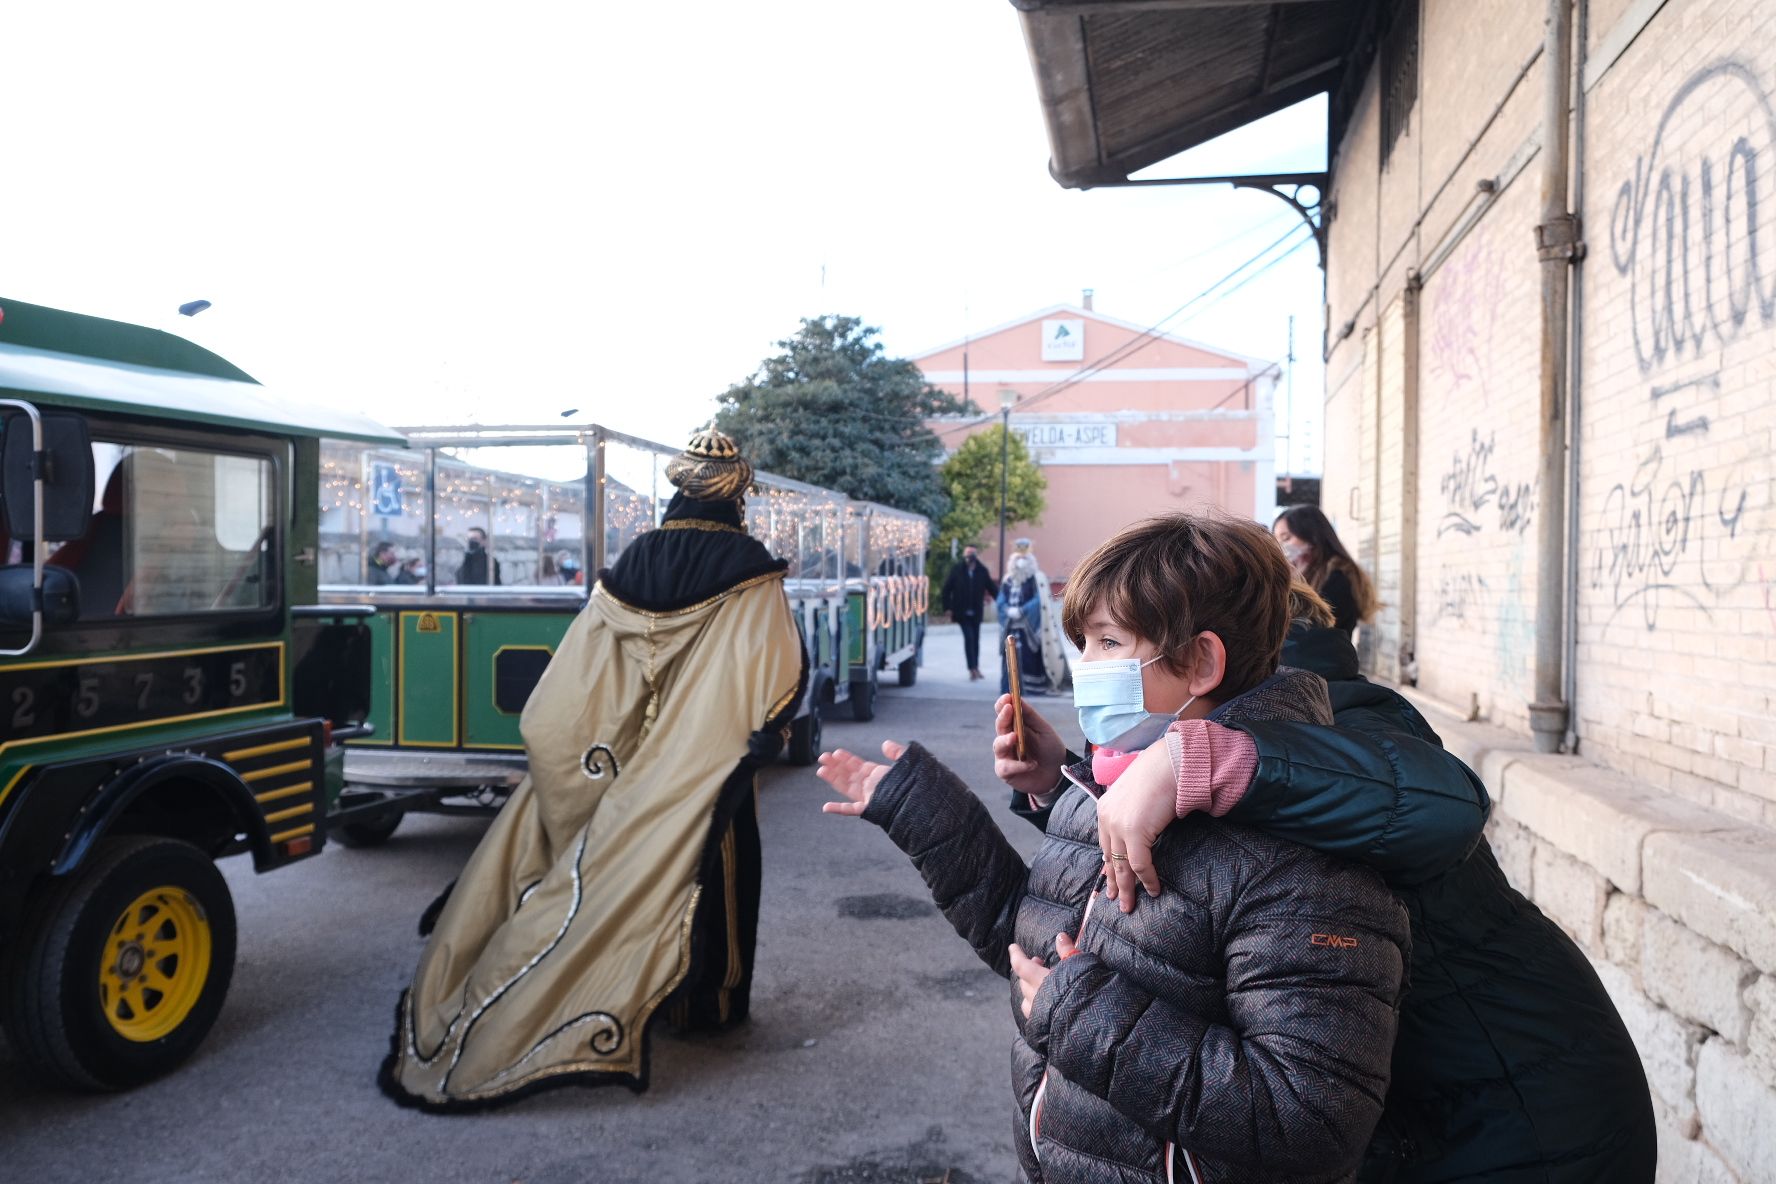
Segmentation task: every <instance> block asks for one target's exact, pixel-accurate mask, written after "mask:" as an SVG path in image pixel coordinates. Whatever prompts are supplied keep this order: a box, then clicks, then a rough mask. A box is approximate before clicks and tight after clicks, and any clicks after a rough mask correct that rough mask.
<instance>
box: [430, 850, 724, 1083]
mask: <svg viewBox="0 0 1776 1184" xmlns="http://www.w3.org/2000/svg"><path fill="white" fill-rule="evenodd" d="M702 896H703V887H702V885H700V884H699V885H697V886H696V887H694V888H692V889H691V902H690V904H688V905H686V906H685V912H684V917H683V918H682V919H681V920H680V921H679V926H678V971H677V973H675V974H674V975H673V976H672V981H670V982H668V983H667V984H666V985H665V986H663V987H661V988H660V989H659V990H658V991H657V992H655V993H654V996H653V997H652V998H651V999H649V1000H648V1001H647V1002H646V1003H643V1004H642V1005H641V1008H640V1010H639V1011H637V1012H636V1013H635V1026H634V1028H633V1031H634V1033H635V1036H634V1039H632V1040H630V1041H629V1055H628V1056H627V1057H626V1058H624V1059H623V1060H621V1061H614V1062H613V1061H572V1062H569V1063H567V1064H563V1065H551V1066H550V1067H549V1068H547V1069H540V1070H538V1071H537V1072H535V1073H531V1074H529V1075H527V1076H525V1077H522V1078H520V1079H519V1080H517V1081H513V1082H509V1083H506V1084H504V1085H501V1086H500V1087H499V1088H497V1089H480V1090H475V1091H473V1092H468V1093H462V1094H459V1095H457V1098H458V1099H460V1100H464V1101H480V1100H483V1099H486V1098H497V1097H499V1096H500V1095H501V1094H509V1093H511V1092H512V1091H513V1090H519V1089H523V1088H524V1087H525V1086H527V1085H530V1084H531V1083H532V1082H537V1081H543V1080H546V1079H548V1078H550V1077H559V1076H561V1075H562V1074H564V1073H628V1074H630V1075H631V1076H633V1075H634V1074H636V1073H638V1072H640V1070H641V1051H642V1046H643V1042H644V1040H645V1038H646V1033H647V1026H648V1020H649V1019H650V1018H651V1017H652V1016H653V1014H654V1011H655V1010H656V1009H657V1008H658V1007H659V1006H660V1003H661V1001H662V1000H664V999H665V998H666V996H668V995H670V994H672V992H673V991H674V990H675V989H677V987H678V984H679V983H681V982H683V981H684V977H685V975H686V974H688V973H689V972H690V969H691V922H692V921H693V920H694V919H695V918H696V916H697V902H698V901H699V900H700V899H702Z"/></svg>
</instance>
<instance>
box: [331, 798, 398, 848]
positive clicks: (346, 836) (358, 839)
mask: <svg viewBox="0 0 1776 1184" xmlns="http://www.w3.org/2000/svg"><path fill="white" fill-rule="evenodd" d="M406 816H407V815H406V812H405V811H403V810H402V809H401V808H400V807H399V806H391V807H390V808H389V809H388V810H387V811H385V812H383V813H381V814H375V815H372V816H371V817H369V818H368V819H365V820H363V821H361V822H342V823H340V824H339V825H338V826H334V827H330V828H329V829H328V831H327V834H328V835H329V836H331V837H332V838H335V839H338V840H339V841H340V842H341V843H343V844H345V845H346V846H347V847H380V846H382V845H383V844H384V843H386V842H388V841H389V837H390V836H392V835H393V834H394V833H395V828H396V827H398V826H400V825H401V819H403V818H405V817H406Z"/></svg>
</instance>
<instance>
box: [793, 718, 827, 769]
mask: <svg viewBox="0 0 1776 1184" xmlns="http://www.w3.org/2000/svg"><path fill="white" fill-rule="evenodd" d="M819 755H820V712H818V711H810V712H808V714H807V715H804V716H802V717H801V718H800V719H798V720H796V721H795V722H794V723H793V724H791V725H789V763H790V764H792V765H800V766H802V767H806V766H808V765H811V764H813V763H814V761H815V759H816V758H817V757H819Z"/></svg>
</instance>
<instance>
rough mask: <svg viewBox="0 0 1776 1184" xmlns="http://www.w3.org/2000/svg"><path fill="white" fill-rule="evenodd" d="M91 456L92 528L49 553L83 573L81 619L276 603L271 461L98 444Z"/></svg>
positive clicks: (53, 561)
mask: <svg viewBox="0 0 1776 1184" xmlns="http://www.w3.org/2000/svg"><path fill="white" fill-rule="evenodd" d="M93 461H94V476H95V482H94V488H95V490H96V491H97V492H96V494H95V501H96V504H95V505H94V507H93V517H92V525H91V526H90V527H88V529H87V532H86V535H85V537H83V538H79V539H76V540H74V541H73V542H71V543H65V544H62V545H61V546H60V547H58V548H57V549H56V550H55V551H53V552H51V553H50V555H49V556H48V559H47V562H48V563H50V564H52V565H55V566H58V567H65V568H67V569H69V570H70V571H72V572H74V574H75V575H76V576H78V577H79V579H80V618H81V620H83V621H91V620H107V619H115V618H119V617H160V616H180V615H187V614H191V613H208V612H241V611H243V610H245V611H251V610H254V609H263V608H269V607H270V606H272V605H273V604H275V603H276V601H277V591H278V590H277V586H276V570H275V567H274V563H275V559H274V554H273V544H274V543H275V541H276V533H277V532H276V527H275V524H276V521H277V519H276V515H275V504H274V499H273V492H272V491H273V486H272V476H273V472H272V465H271V462H270V461H269V460H267V459H266V458H265V457H262V456H248V455H241V454H234V453H227V452H213V451H209V450H205V449H196V448H182V447H180V448H173V447H163V446H158V445H146V444H127V443H118V442H110V441H100V442H95V443H94V445H93Z"/></svg>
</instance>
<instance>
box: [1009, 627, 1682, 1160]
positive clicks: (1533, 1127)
mask: <svg viewBox="0 0 1776 1184" xmlns="http://www.w3.org/2000/svg"><path fill="white" fill-rule="evenodd" d="M1283 664H1284V665H1285V666H1294V667H1297V668H1302V669H1307V670H1312V671H1313V672H1315V673H1317V674H1320V675H1321V676H1322V677H1324V678H1325V679H1326V680H1327V683H1328V687H1329V689H1330V692H1331V699H1332V707H1333V719H1334V726H1333V727H1331V728H1325V727H1318V726H1315V725H1312V724H1299V723H1250V724H1245V723H1242V724H1238V725H1234V727H1233V728H1231V729H1222V730H1221V732H1209V731H1207V730H1206V729H1205V728H1204V726H1203V724H1202V721H1188V725H1189V726H1186V725H1185V723H1184V722H1183V721H1181V722H1180V723H1179V724H1174V725H1173V731H1172V732H1171V733H1169V734H1168V735H1167V737H1166V741H1167V743H1166V744H1165V745H1163V746H1162V745H1160V744H1155V745H1154V746H1153V749H1152V750H1150V751H1149V752H1148V753H1145V754H1143V756H1142V757H1141V758H1140V759H1139V761H1138V762H1137V764H1136V765H1135V766H1132V767H1131V768H1130V769H1129V770H1128V771H1127V772H1126V773H1124V774H1123V776H1122V777H1121V778H1120V779H1119V780H1118V781H1117V783H1116V785H1115V786H1114V787H1112V788H1111V790H1110V791H1109V792H1107V793H1106V795H1105V797H1104V799H1103V801H1102V803H1101V804H1100V832H1101V834H1102V835H1103V836H1104V844H1105V853H1106V856H1107V857H1108V855H1109V854H1110V853H1111V852H1112V851H1115V852H1116V853H1117V854H1118V855H1119V856H1120V858H1117V859H1115V860H1110V859H1109V858H1106V864H1107V867H1108V868H1109V869H1110V870H1111V871H1112V873H1113V878H1114V872H1115V871H1118V870H1123V869H1128V868H1131V867H1132V868H1133V869H1134V870H1132V871H1124V874H1123V876H1122V884H1121V886H1120V888H1119V890H1118V892H1117V895H1118V897H1119V898H1120V904H1121V907H1122V908H1124V909H1125V910H1128V909H1132V908H1134V907H1137V906H1136V898H1137V891H1136V889H1135V882H1136V877H1137V876H1142V875H1143V873H1145V871H1146V866H1145V865H1146V863H1147V861H1146V860H1145V859H1144V858H1143V856H1144V853H1145V852H1144V848H1143V844H1142V841H1141V836H1142V834H1143V833H1144V831H1145V830H1146V829H1147V828H1149V827H1151V826H1152V822H1151V821H1148V820H1151V819H1154V818H1159V817H1163V818H1165V819H1166V820H1167V821H1169V820H1170V819H1171V818H1173V817H1176V816H1177V814H1178V813H1179V812H1181V810H1182V809H1184V808H1195V809H1201V810H1204V811H1205V812H1208V813H1211V814H1215V815H1218V816H1221V817H1225V818H1226V819H1227V820H1228V821H1230V822H1238V823H1244V824H1245V825H1248V826H1254V827H1259V828H1262V829H1265V830H1268V831H1270V832H1271V833H1272V834H1275V835H1277V836H1279V837H1282V838H1287V839H1290V840H1292V841H1294V842H1297V843H1301V844H1302V845H1304V846H1308V847H1313V848H1316V849H1318V850H1321V851H1325V852H1328V853H1330V854H1333V855H1338V856H1342V857H1344V858H1347V859H1351V860H1355V861H1357V862H1361V863H1365V864H1368V865H1369V866H1371V867H1374V868H1376V869H1377V870H1378V871H1380V872H1381V873H1382V875H1383V876H1384V877H1385V878H1386V879H1387V882H1388V885H1389V887H1391V888H1392V889H1393V890H1394V893H1395V894H1396V895H1397V896H1398V897H1399V899H1400V901H1401V902H1402V903H1403V904H1404V905H1405V906H1406V908H1407V911H1408V913H1409V914H1410V915H1411V919H1412V963H1411V967H1410V985H1409V988H1408V992H1407V996H1406V1000H1405V1003H1404V1005H1403V1007H1402V1011H1401V1016H1400V1032H1399V1037H1398V1039H1397V1041H1396V1043H1395V1045H1394V1060H1393V1079H1392V1083H1391V1085H1390V1086H1389V1089H1388V1097H1387V1108H1386V1110H1385V1112H1384V1114H1383V1116H1382V1120H1381V1125H1380V1126H1379V1127H1378V1128H1377V1131H1376V1134H1375V1137H1374V1139H1373V1140H1372V1142H1371V1144H1370V1148H1369V1154H1368V1158H1367V1161H1366V1163H1365V1166H1364V1170H1363V1173H1362V1174H1361V1176H1360V1177H1359V1178H1360V1179H1361V1180H1363V1181H1372V1182H1382V1181H1386V1182H1388V1184H1458V1182H1461V1184H1466V1182H1476V1184H1477V1182H1479V1181H1486V1182H1488V1184H1492V1182H1498V1184H1507V1182H1508V1184H1517V1182H1519V1181H1521V1182H1523V1184H1528V1182H1530V1181H1534V1182H1536V1184H1642V1182H1650V1181H1651V1180H1652V1179H1653V1175H1654V1167H1655V1164H1656V1160H1657V1141H1656V1138H1655V1134H1654V1129H1653V1111H1652V1100H1651V1096H1650V1095H1649V1093H1648V1091H1647V1084H1646V1077H1645V1074H1644V1072H1643V1070H1642V1068H1641V1064H1640V1058H1639V1056H1638V1055H1637V1054H1636V1052H1635V1049H1634V1044H1633V1042H1632V1040H1631V1039H1630V1038H1629V1036H1628V1032H1627V1029H1626V1028H1625V1027H1624V1026H1623V1024H1622V1020H1621V1017H1620V1016H1618V1015H1617V1013H1616V1009H1615V1007H1614V1005H1613V1004H1612V1003H1611V1002H1610V999H1609V996H1608V994H1607V993H1606V992H1605V991H1604V988H1603V984H1602V983H1601V982H1599V981H1598V978H1597V975H1596V973H1595V972H1594V971H1593V970H1592V969H1591V965H1590V963H1589V962H1587V961H1586V959H1585V956H1584V954H1583V953H1581V952H1580V950H1579V948H1578V947H1577V946H1576V945H1575V944H1574V943H1573V942H1572V940H1571V939H1570V938H1568V937H1567V936H1566V934H1565V933H1563V932H1562V931H1561V930H1560V929H1559V928H1558V927H1557V926H1555V925H1554V923H1553V922H1552V921H1550V920H1548V919H1547V918H1546V917H1545V916H1543V915H1542V913H1541V911H1540V910H1539V909H1537V908H1536V907H1535V905H1533V904H1532V903H1530V902H1529V901H1528V900H1527V899H1525V898H1524V897H1523V895H1522V894H1521V893H1519V892H1517V891H1516V890H1515V889H1514V888H1512V887H1511V886H1510V884H1508V883H1507V882H1506V880H1505V876H1504V873H1503V871H1501V870H1500V868H1499V865H1498V861H1497V860H1496V859H1495V858H1494V857H1493V853H1492V848H1491V847H1490V846H1489V845H1488V844H1487V842H1486V840H1485V838H1484V835H1483V833H1482V828H1483V826H1484V824H1485V821H1486V817H1487V814H1488V812H1489V811H1490V807H1491V803H1490V801H1489V800H1488V798H1487V795H1486V791H1485V788H1484V787H1483V786H1482V785H1481V783H1480V780H1479V778H1478V777H1476V776H1475V775H1474V774H1473V772H1472V771H1471V770H1469V769H1468V767H1467V766H1466V765H1464V764H1462V762H1461V761H1460V760H1458V759H1457V758H1455V757H1454V756H1452V755H1450V754H1449V753H1447V752H1446V751H1444V749H1443V748H1442V742H1441V741H1440V740H1439V739H1438V737H1437V734H1436V732H1435V731H1433V730H1432V729H1431V726H1430V724H1428V723H1427V722H1426V721H1425V719H1424V717H1423V716H1421V715H1420V714H1419V713H1418V712H1417V711H1416V710H1415V709H1414V708H1413V707H1412V705H1411V704H1409V703H1407V702H1406V701H1405V700H1404V699H1403V698H1401V697H1400V696H1399V695H1397V694H1395V693H1394V692H1393V691H1390V690H1388V689H1386V688H1385V687H1380V686H1377V685H1375V684H1373V683H1370V682H1367V681H1365V680H1364V679H1363V678H1362V677H1361V676H1360V675H1359V674H1358V673H1357V661H1356V653H1355V651H1354V650H1353V649H1352V648H1351V645H1350V642H1349V640H1348V639H1346V638H1345V637H1344V635H1343V634H1341V633H1338V632H1337V631H1336V630H1330V629H1323V628H1317V627H1312V626H1308V625H1306V624H1305V623H1301V624H1298V625H1297V627H1296V629H1295V630H1294V631H1293V632H1291V634H1290V643H1289V645H1288V646H1287V647H1286V648H1285V649H1284V651H1283ZM1005 702H1006V701H1005V700H1002V703H1005ZM1010 716H1011V713H1010V709H1009V707H1008V706H1007V707H1005V708H1004V709H1003V710H1002V711H1001V712H1000V719H1001V726H1000V733H1001V735H1000V737H999V738H997V739H996V740H995V754H996V755H997V756H998V757H999V758H1000V759H999V761H998V765H997V769H998V772H999V773H1000V775H1001V777H1004V778H1005V779H1006V780H1007V782H1008V783H1009V784H1011V785H1012V788H1013V789H1014V790H1021V791H1022V792H1017V793H1014V795H1013V808H1014V809H1015V810H1017V811H1018V812H1019V813H1023V814H1025V815H1026V816H1027V817H1029V818H1030V819H1031V821H1033V822H1036V823H1037V825H1042V823H1043V821H1044V815H1045V810H1044V808H1043V807H1044V799H1045V798H1046V796H1047V795H1046V794H1042V795H1031V794H1029V793H1028V788H1029V787H1030V786H1033V785H1044V784H1046V785H1051V786H1052V785H1054V783H1055V782H1054V779H1053V778H1052V777H1050V776H1048V771H1047V768H1048V766H1049V764H1050V762H1051V761H1052V762H1054V764H1055V767H1056V769H1057V770H1058V765H1059V762H1061V761H1065V760H1068V759H1069V756H1070V754H1067V753H1066V752H1065V746H1064V745H1062V744H1061V742H1060V740H1059V737H1058V736H1057V735H1056V734H1055V733H1054V731H1053V730H1052V729H1051V728H1049V727H1048V726H1047V725H1046V723H1044V722H1043V721H1042V720H1041V718H1040V717H1039V716H1037V715H1036V714H1035V713H1034V712H1031V711H1029V710H1028V709H1026V711H1025V731H1026V743H1033V745H1034V749H1035V751H1034V753H1033V755H1034V756H1035V757H1036V759H1035V760H1032V761H1025V762H1018V761H1015V760H1013V759H1010V757H1011V753H1012V751H1013V746H1014V745H1015V739H1013V738H1011V737H1010V736H1009V729H1010V726H1011V719H1010ZM1223 732H1224V733H1226V734H1225V735H1224V734H1222V733H1223ZM1165 749H1169V750H1170V752H1169V760H1168V759H1167V754H1166V753H1165V752H1164V751H1163V750H1165ZM1168 764H1169V765H1170V766H1171V767H1170V768H1167V765H1168ZM1143 766H1145V770H1143ZM1155 769H1158V770H1162V772H1160V773H1159V774H1158V775H1157V776H1155V775H1154V770H1155ZM1143 772H1145V773H1146V774H1147V775H1146V776H1143V775H1142V774H1143ZM1119 798H1120V799H1121V807H1122V808H1121V809H1120V810H1118V809H1116V808H1115V806H1116V804H1117V799H1119ZM1155 889H1157V885H1156V884H1154V885H1151V886H1150V887H1149V890H1150V891H1151V890H1155Z"/></svg>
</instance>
